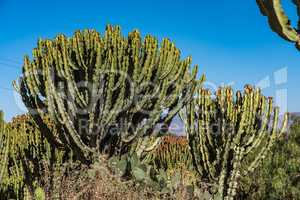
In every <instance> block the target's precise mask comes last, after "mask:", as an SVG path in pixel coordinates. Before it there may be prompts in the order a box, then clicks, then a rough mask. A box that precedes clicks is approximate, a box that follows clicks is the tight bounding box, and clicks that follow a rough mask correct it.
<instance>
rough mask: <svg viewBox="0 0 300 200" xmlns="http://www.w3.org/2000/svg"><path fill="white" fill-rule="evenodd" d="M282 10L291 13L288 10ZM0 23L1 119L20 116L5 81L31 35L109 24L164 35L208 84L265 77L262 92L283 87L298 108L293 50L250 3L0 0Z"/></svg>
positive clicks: (297, 62) (298, 58) (299, 70)
mask: <svg viewBox="0 0 300 200" xmlns="http://www.w3.org/2000/svg"><path fill="white" fill-rule="evenodd" d="M286 7H287V9H288V11H289V13H290V14H291V15H292V16H294V14H295V13H293V10H292V9H291V8H292V7H289V5H287V6H286ZM0 19H1V20H0V27H1V31H0V109H2V110H4V111H5V112H6V115H7V119H9V118H11V117H12V116H13V115H15V114H17V113H22V112H23V111H22V109H21V108H20V106H18V105H17V104H19V103H18V101H16V100H15V95H14V93H13V91H12V87H11V82H12V80H14V79H16V78H17V77H18V75H19V74H20V72H21V66H22V58H23V55H24V54H31V49H32V48H34V47H35V46H36V41H37V39H38V38H40V37H41V38H53V37H54V36H55V35H56V34H58V33H65V34H67V35H71V34H72V33H73V32H74V30H77V29H84V28H95V29H97V30H98V31H100V32H102V33H103V31H104V28H105V25H106V24H108V23H110V24H118V25H121V27H122V30H123V32H124V33H125V34H127V33H128V31H130V30H132V29H134V28H138V29H139V30H140V31H141V32H142V33H143V34H147V33H151V34H152V35H155V36H157V37H158V38H159V39H161V38H163V37H168V38H170V39H171V40H172V41H174V42H175V43H176V45H177V46H178V47H179V48H180V49H181V50H182V53H183V55H184V56H187V55H191V56H192V57H193V62H194V63H195V64H199V65H200V72H201V73H205V74H206V76H207V79H208V81H209V82H210V83H213V84H215V85H219V84H221V83H225V84H229V83H234V85H233V87H234V88H236V89H241V88H242V87H243V85H244V84H247V83H251V84H256V83H257V82H259V81H260V80H262V79H264V78H265V77H267V76H269V78H270V87H268V88H266V89H264V92H265V94H266V95H271V96H275V95H276V93H275V92H276V91H277V90H278V89H279V90H280V89H287V91H288V110H289V111H293V112H295V111H300V103H299V102H300V90H299V83H300V52H298V51H297V50H296V49H295V48H294V46H293V44H291V43H288V42H286V41H284V40H282V39H281V38H279V37H278V36H277V35H276V34H275V33H273V32H272V31H271V30H270V29H269V27H268V25H267V19H266V18H265V17H263V16H261V15H260V13H259V10H258V8H257V6H256V4H255V0H247V1H245V0H231V1H228V0H218V1H204V0H194V1H192V0H185V1H176V0H172V1H171V0H164V1H161V0H148V1H138V0H134V1H133V0H126V1H125V0H123V1H113V0H110V1H90V0H85V1H75V0H74V1H57V0H52V1H32V0H31V1H30V0H29V1H22V0H0ZM283 67H287V72H288V79H287V82H286V83H282V84H279V85H278V84H274V82H275V80H274V76H273V74H274V72H276V71H278V70H280V69H282V68H283ZM5 88H6V89H5Z"/></svg>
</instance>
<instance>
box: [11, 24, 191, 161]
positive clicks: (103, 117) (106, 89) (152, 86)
mask: <svg viewBox="0 0 300 200" xmlns="http://www.w3.org/2000/svg"><path fill="white" fill-rule="evenodd" d="M190 65H191V58H190V57H188V58H187V59H185V60H181V58H180V51H179V50H178V49H177V48H176V47H175V45H174V44H173V43H172V42H170V41H169V40H168V39H164V40H163V42H162V44H161V45H160V46H159V45H158V41H157V40H156V39H155V38H154V37H152V36H150V35H147V36H146V37H145V39H144V40H142V38H141V35H140V33H139V32H138V31H137V30H134V31H133V32H130V33H129V35H128V37H124V36H122V34H121V31H120V28H119V27H118V26H116V27H113V26H107V28H106V31H105V34H104V35H103V36H100V34H99V33H98V32H97V31H95V30H84V31H77V32H75V34H74V35H73V36H72V37H66V36H64V35H58V36H57V37H56V38H55V39H54V40H39V41H38V46H37V48H35V49H34V50H33V59H32V60H30V59H29V57H28V56H26V57H25V59H24V66H23V76H22V77H21V78H20V80H19V84H18V85H17V84H16V88H17V89H18V90H19V91H20V94H21V96H22V99H23V101H24V103H25V105H26V106H27V108H28V109H29V112H30V113H31V115H32V117H33V118H34V120H35V121H36V122H37V124H38V125H39V126H42V128H43V130H45V128H46V127H45V123H44V122H43V119H42V117H41V116H42V115H43V114H44V113H48V114H49V116H50V118H51V119H52V120H53V121H54V122H55V123H56V124H57V127H58V129H59V130H63V131H61V133H60V134H59V135H58V137H57V136H54V135H53V134H52V133H51V132H50V131H46V130H45V131H43V134H44V135H45V136H46V137H47V138H48V140H49V141H50V142H51V143H52V144H55V145H56V146H67V147H68V148H70V149H72V150H73V151H74V153H75V154H76V155H79V156H80V159H83V160H90V159H91V157H94V156H97V155H99V154H100V153H102V152H109V153H110V154H111V153H115V152H122V151H126V149H128V147H129V146H130V144H131V143H133V142H136V141H137V139H138V138H142V137H147V136H148V135H150V134H151V133H152V132H153V129H154V126H155V125H156V124H157V123H165V124H169V123H170V121H171V119H172V118H173V116H174V115H175V114H176V113H177V112H178V111H179V110H180V109H181V108H182V106H183V105H185V104H186V103H187V102H188V101H189V100H190V99H191V96H192V94H193V90H194V88H195V83H194V82H195V81H194V77H195V76H196V73H197V67H194V69H193V72H192V73H190V71H189V70H190ZM165 111H167V114H166V115H165V114H164V112H165ZM108 150H109V151H108Z"/></svg>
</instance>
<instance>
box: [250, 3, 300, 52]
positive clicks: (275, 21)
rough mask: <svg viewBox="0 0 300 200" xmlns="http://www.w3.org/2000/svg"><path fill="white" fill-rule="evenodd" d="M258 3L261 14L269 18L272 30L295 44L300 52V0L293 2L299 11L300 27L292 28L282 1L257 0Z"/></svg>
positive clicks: (299, 24)
mask: <svg viewBox="0 0 300 200" xmlns="http://www.w3.org/2000/svg"><path fill="white" fill-rule="evenodd" d="M256 2H257V4H258V6H259V8H260V11H261V13H262V14H263V15H264V16H267V17H268V20H269V24H270V26H271V28H272V30H273V31H274V32H276V33H277V34H278V35H280V36H281V37H282V38H284V39H285V40H288V41H290V42H293V43H295V45H296V47H297V49H298V50H300V0H292V2H293V3H294V4H295V6H296V9H297V14H298V25H297V26H298V27H292V25H291V21H290V20H289V18H288V16H287V15H286V13H285V11H284V8H283V6H282V4H281V0H256Z"/></svg>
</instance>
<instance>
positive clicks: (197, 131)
mask: <svg viewBox="0 0 300 200" xmlns="http://www.w3.org/2000/svg"><path fill="white" fill-rule="evenodd" d="M181 117H182V119H183V120H184V122H185V128H186V133H187V138H188V143H189V146H190V149H191V153H192V156H193V160H194V164H195V168H196V169H197V171H198V173H199V175H200V176H201V178H202V179H203V180H206V181H209V182H210V183H213V184H215V185H217V191H215V192H216V194H217V195H218V196H219V197H220V198H221V199H234V197H235V195H236V192H237V190H238V183H239V179H240V176H244V175H246V174H247V173H248V172H249V171H253V170H254V169H255V168H256V167H257V166H258V165H259V163H260V161H261V160H263V159H264V157H265V156H266V155H267V153H268V151H269V150H270V148H271V147H272V145H273V144H274V143H275V141H276V139H277V137H278V135H279V134H280V133H282V132H283V131H284V130H285V127H286V125H287V115H285V117H284V121H283V124H282V127H281V129H280V130H278V108H277V107H275V108H274V109H273V102H272V98H266V97H264V96H263V95H262V94H261V91H260V90H259V89H254V88H252V87H251V86H246V87H245V90H244V93H243V94H242V93H241V92H239V91H238V92H237V93H236V98H234V95H233V91H232V89H231V88H228V87H224V88H219V89H218V91H217V92H216V97H215V98H213V97H212V95H211V94H210V92H209V90H206V89H203V88H201V89H199V93H198V94H197V97H196V98H195V99H194V100H193V101H192V102H191V103H190V104H188V105H187V106H186V107H185V109H184V110H183V111H182V113H181ZM253 154H255V155H256V156H255V157H254V159H253V160H252V161H251V162H249V161H248V160H247V164H243V163H244V160H245V159H246V158H248V156H249V155H253Z"/></svg>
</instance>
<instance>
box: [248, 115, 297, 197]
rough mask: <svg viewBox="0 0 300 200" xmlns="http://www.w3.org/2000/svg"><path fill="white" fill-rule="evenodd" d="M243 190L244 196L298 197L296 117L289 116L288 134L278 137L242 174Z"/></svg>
mask: <svg viewBox="0 0 300 200" xmlns="http://www.w3.org/2000/svg"><path fill="white" fill-rule="evenodd" d="M253 156H255V155H253ZM243 193H244V194H243V195H244V198H247V199H268V200H269V199H270V200H271V199H286V200H297V199H300V117H297V116H293V117H292V124H291V126H290V131H289V133H288V135H286V136H282V137H281V138H280V141H279V142H278V143H276V144H275V145H274V147H273V148H272V151H271V153H270V155H269V156H268V157H267V159H266V160H265V161H264V162H263V163H262V164H261V166H260V167H259V168H258V169H257V170H256V171H255V172H253V173H251V174H250V175H249V176H248V177H244V178H243Z"/></svg>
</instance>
